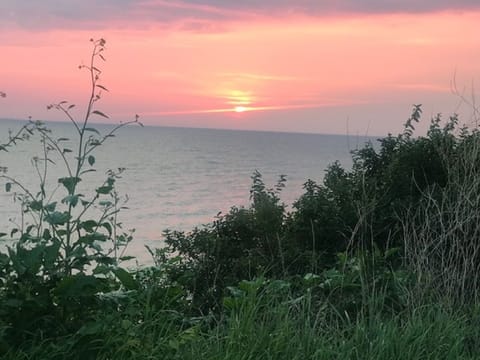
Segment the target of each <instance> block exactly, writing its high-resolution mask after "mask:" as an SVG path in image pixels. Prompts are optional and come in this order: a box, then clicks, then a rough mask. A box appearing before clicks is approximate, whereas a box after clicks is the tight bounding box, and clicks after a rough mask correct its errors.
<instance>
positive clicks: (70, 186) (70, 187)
mask: <svg viewBox="0 0 480 360" xmlns="http://www.w3.org/2000/svg"><path fill="white" fill-rule="evenodd" d="M80 181H82V179H80V178H79V177H74V176H72V177H64V178H60V179H58V182H59V183H60V184H62V185H63V186H65V188H66V189H67V191H68V193H69V194H73V193H74V192H75V186H77V184H78V183H79V182H80Z"/></svg>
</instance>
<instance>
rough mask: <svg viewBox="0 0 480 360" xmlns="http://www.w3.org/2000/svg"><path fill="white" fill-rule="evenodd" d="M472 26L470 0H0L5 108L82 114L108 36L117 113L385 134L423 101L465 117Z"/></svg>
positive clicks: (106, 105) (471, 89) (2, 112)
mask: <svg viewBox="0 0 480 360" xmlns="http://www.w3.org/2000/svg"><path fill="white" fill-rule="evenodd" d="M478 24H480V1H478V0H457V1H451V0H422V1H417V0H398V1H395V0H296V1H293V0H291V1H289V0H262V1H257V0H243V1H241V0H102V1H98V0H70V1H64V0H42V1H37V0H1V1H0V95H1V96H0V118H15V119H25V118H28V117H29V116H32V118H34V119H43V120H66V119H65V118H64V116H63V115H62V114H61V113H59V112H55V111H54V110H47V107H46V106H47V105H48V104H51V103H55V102H59V101H63V100H68V101H70V102H71V103H74V104H76V105H77V106H76V107H75V108H74V109H73V110H72V115H73V116H74V117H76V118H77V119H82V116H83V114H84V113H83V112H82V109H83V108H84V107H85V104H86V101H87V99H88V95H89V78H88V74H87V73H86V72H85V71H84V70H83V71H82V70H79V68H78V65H81V64H86V63H88V61H89V55H90V53H91V50H92V44H91V43H90V42H89V39H90V38H94V39H99V38H104V39H105V40H106V50H105V53H104V55H105V57H106V62H101V63H100V62H99V63H98V67H100V68H101V70H102V74H101V84H102V85H104V86H105V87H107V88H108V89H109V92H108V93H103V94H102V99H101V101H99V102H97V104H96V106H97V109H98V110H100V111H102V112H104V113H106V114H108V115H109V117H110V119H109V120H108V121H110V122H112V123H115V122H119V121H127V120H131V119H133V118H134V117H135V114H138V115H140V119H141V121H142V122H143V123H144V124H146V125H165V126H181V127H208V128H228V129H248V130H274V131H294V132H310V133H335V134H361V135H385V134H387V133H389V132H393V133H396V132H398V131H400V130H401V128H402V125H403V123H404V122H405V121H406V119H407V118H408V116H409V114H410V112H411V109H412V105H413V104H423V110H424V122H423V123H422V125H421V126H420V127H421V128H422V127H423V129H426V127H427V126H428V122H429V119H430V118H431V117H432V116H435V115H436V114H437V113H442V114H443V116H444V117H445V118H448V117H449V116H450V115H452V114H453V113H460V114H461V116H462V117H461V121H462V122H464V123H467V124H469V123H472V122H473V121H474V119H473V115H472V114H473V113H474V112H473V110H472V103H474V100H475V96H474V94H475V91H476V87H475V83H476V82H477V83H478V80H480V61H479V59H480V37H479V36H478V30H479V25H478ZM477 89H478V87H477ZM479 91H480V90H479ZM5 94H6V96H5V97H4V96H3V95H5ZM462 99H463V100H462ZM92 121H102V122H104V121H105V119H101V118H98V119H97V118H93V119H92Z"/></svg>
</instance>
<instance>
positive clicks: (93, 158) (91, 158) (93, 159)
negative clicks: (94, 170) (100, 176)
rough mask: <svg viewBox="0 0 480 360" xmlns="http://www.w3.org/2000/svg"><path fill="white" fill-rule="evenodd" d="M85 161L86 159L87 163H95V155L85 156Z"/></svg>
mask: <svg viewBox="0 0 480 360" xmlns="http://www.w3.org/2000/svg"><path fill="white" fill-rule="evenodd" d="M87 161H88V164H89V165H90V166H93V164H95V156H93V155H90V156H89V157H88V158H87Z"/></svg>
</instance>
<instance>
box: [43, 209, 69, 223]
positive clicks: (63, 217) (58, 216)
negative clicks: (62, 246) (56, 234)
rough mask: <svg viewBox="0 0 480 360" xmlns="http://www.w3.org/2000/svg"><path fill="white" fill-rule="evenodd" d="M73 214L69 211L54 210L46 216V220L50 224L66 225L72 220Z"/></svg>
mask: <svg viewBox="0 0 480 360" xmlns="http://www.w3.org/2000/svg"><path fill="white" fill-rule="evenodd" d="M70 218H71V215H70V214H69V213H68V212H66V211H65V212H60V211H54V212H53V213H50V214H47V215H46V216H45V221H46V222H47V223H49V224H50V225H64V224H65V223H66V222H67V221H68V220H70Z"/></svg>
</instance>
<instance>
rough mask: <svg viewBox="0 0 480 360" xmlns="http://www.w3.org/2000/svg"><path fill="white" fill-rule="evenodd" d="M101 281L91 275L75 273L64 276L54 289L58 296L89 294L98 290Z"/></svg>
mask: <svg viewBox="0 0 480 360" xmlns="http://www.w3.org/2000/svg"><path fill="white" fill-rule="evenodd" d="M100 285H102V282H101V281H100V279H98V278H96V277H95V276H93V275H84V274H81V273H80V274H76V275H72V276H67V277H64V278H63V279H62V280H61V281H60V282H59V283H58V285H57V287H56V289H55V290H54V293H55V295H57V296H59V297H60V298H79V297H84V296H91V295H94V294H95V293H97V292H98V291H100V290H101V289H100V287H101V286H100Z"/></svg>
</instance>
